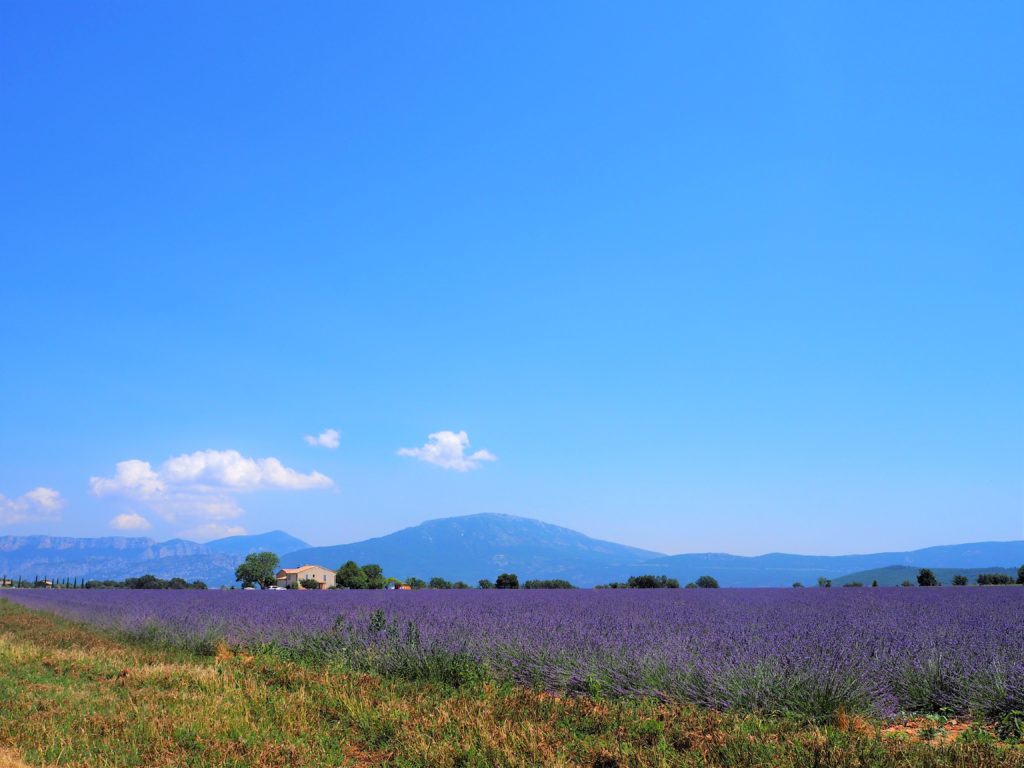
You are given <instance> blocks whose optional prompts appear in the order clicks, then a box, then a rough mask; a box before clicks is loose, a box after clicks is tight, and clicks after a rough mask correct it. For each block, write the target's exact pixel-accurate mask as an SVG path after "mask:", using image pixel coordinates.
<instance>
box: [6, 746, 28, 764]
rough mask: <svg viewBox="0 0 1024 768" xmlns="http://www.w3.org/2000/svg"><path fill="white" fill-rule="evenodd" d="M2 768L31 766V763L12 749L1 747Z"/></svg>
mask: <svg viewBox="0 0 1024 768" xmlns="http://www.w3.org/2000/svg"><path fill="white" fill-rule="evenodd" d="M0 768H29V765H28V763H25V762H22V760H21V758H19V757H18V756H17V755H16V754H15V753H14V752H12V751H11V750H9V749H0Z"/></svg>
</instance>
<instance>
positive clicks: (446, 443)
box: [398, 430, 498, 472]
mask: <svg viewBox="0 0 1024 768" xmlns="http://www.w3.org/2000/svg"><path fill="white" fill-rule="evenodd" d="M468 448H469V435H467V434H466V433H465V432H451V431H449V430H443V431H441V432H432V433H431V434H430V435H428V436H427V443H426V445H424V446H423V447H422V448H400V449H399V450H398V455H399V456H411V457H412V458H415V459H419V460H420V461H425V462H427V463H428V464H433V465H435V466H438V467H441V468H442V469H454V470H455V471H456V472H468V471H469V470H471V469H479V468H480V462H483V461H497V459H498V457H497V456H495V455H494V454H493V453H491V452H490V451H487V450H479V451H475V452H473V453H471V454H469V455H467V454H466V450H467V449H468Z"/></svg>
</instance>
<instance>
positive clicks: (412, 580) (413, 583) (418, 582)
mask: <svg viewBox="0 0 1024 768" xmlns="http://www.w3.org/2000/svg"><path fill="white" fill-rule="evenodd" d="M405 583H406V584H408V585H409V586H410V587H412V588H413V589H423V588H424V587H425V586H427V582H425V581H424V580H423V579H417V578H416V577H415V576H410V577H409V578H408V579H406V580H405Z"/></svg>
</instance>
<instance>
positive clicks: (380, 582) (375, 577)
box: [362, 563, 387, 589]
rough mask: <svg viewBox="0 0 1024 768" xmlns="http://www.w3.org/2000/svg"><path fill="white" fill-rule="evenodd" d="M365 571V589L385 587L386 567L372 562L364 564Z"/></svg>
mask: <svg viewBox="0 0 1024 768" xmlns="http://www.w3.org/2000/svg"><path fill="white" fill-rule="evenodd" d="M362 570H363V573H364V574H365V576H366V586H365V587H364V589H384V584H385V582H386V581H387V580H386V579H385V578H384V569H383V568H381V567H380V566H379V565H377V564H376V563H370V564H368V565H364V566H363V568H362Z"/></svg>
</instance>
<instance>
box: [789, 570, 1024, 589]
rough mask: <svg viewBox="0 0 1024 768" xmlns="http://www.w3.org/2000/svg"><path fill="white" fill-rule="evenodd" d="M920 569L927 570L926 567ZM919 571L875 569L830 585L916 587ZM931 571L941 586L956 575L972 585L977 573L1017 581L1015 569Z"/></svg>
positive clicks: (847, 575) (840, 579)
mask: <svg viewBox="0 0 1024 768" xmlns="http://www.w3.org/2000/svg"><path fill="white" fill-rule="evenodd" d="M921 567H922V568H927V567H928V566H921ZM919 570H920V568H918V567H917V566H912V565H890V566H888V567H887V568H875V569H873V570H870V571H859V572H857V573H848V574H846V575H845V576H840V577H839V578H838V579H833V580H832V583H833V585H834V586H837V587H841V586H842V585H843V584H849V583H850V582H853V581H859V582H860V583H861V584H864V585H865V586H870V585H871V583H872V582H873V581H877V582H878V586H880V587H898V586H899V585H900V584H902V583H903V582H904V581H909V582H910V583H911V584H914V585H916V584H917V572H918V571H919ZM931 570H932V573H934V574H935V578H937V579H938V580H939V582H940V583H942V584H952V583H953V577H954V576H957V575H960V576H966V577H967V580H968V582H969V583H971V584H974V583H975V579H976V578H977V577H978V574H979V573H1005V574H1006V575H1007V576H1009V577H1010V578H1012V579H1013V580H1016V579H1017V569H1016V568H1003V567H998V566H992V567H989V568H932V569H931ZM808 586H810V585H808Z"/></svg>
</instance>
